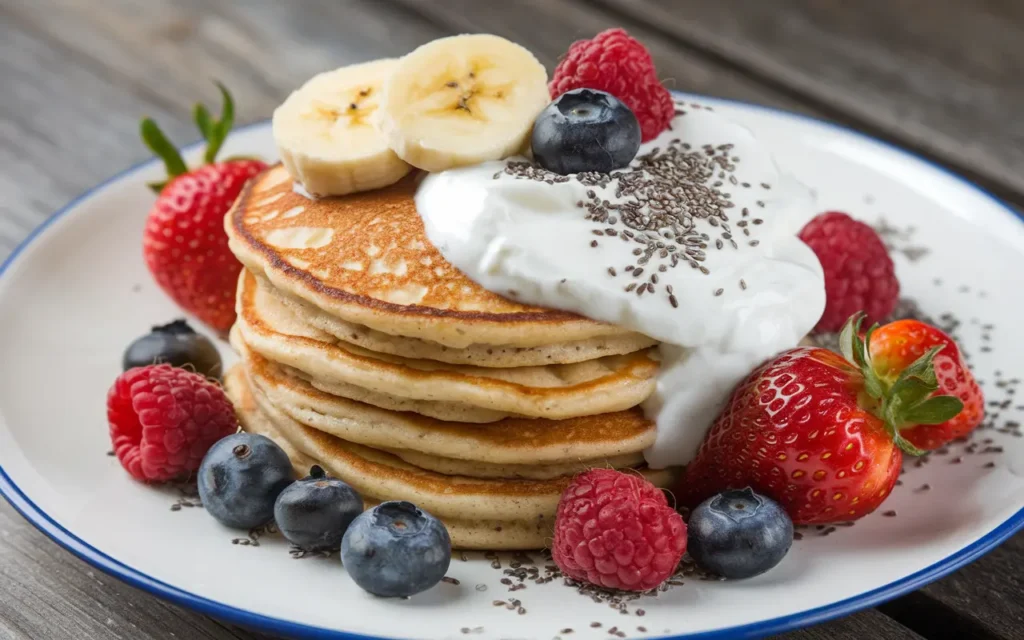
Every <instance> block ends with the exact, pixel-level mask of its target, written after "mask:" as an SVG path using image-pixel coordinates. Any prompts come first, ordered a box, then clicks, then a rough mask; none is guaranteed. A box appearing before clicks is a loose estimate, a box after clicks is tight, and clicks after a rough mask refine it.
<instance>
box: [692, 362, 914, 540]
mask: <svg viewBox="0 0 1024 640" xmlns="http://www.w3.org/2000/svg"><path fill="white" fill-rule="evenodd" d="M863 388H864V379H863V376H862V375H861V373H860V372H859V371H858V370H857V369H856V368H854V366H853V365H852V364H850V363H849V362H847V361H846V360H844V359H843V357H842V356H840V355H838V354H836V353H833V352H831V351H828V350H827V349H808V348H804V349H794V350H792V351H787V352H785V353H783V354H781V355H779V356H777V357H776V358H774V359H772V360H770V361H769V362H767V363H766V364H764V365H762V366H761V367H760V368H758V369H757V370H755V371H754V372H753V373H751V374H750V376H749V377H747V379H746V380H744V381H743V382H742V383H740V385H739V386H738V387H737V388H736V390H735V391H734V392H733V394H732V397H731V398H730V399H729V402H728V403H727V405H726V407H725V409H724V410H723V411H722V413H721V415H719V417H718V419H717V420H716V421H715V423H714V424H713V425H712V427H711V430H710V431H709V432H708V434H707V435H706V436H705V438H704V443H703V444H702V445H701V447H700V450H699V451H698V452H697V457H696V459H695V460H694V461H693V462H692V463H690V465H689V466H688V467H687V468H686V474H685V477H684V478H683V480H682V482H681V483H680V486H679V487H678V489H677V491H676V495H677V496H679V497H680V500H681V501H682V502H683V504H686V505H687V506H690V507H694V506H696V505H697V504H699V503H700V502H702V501H703V500H705V499H707V498H709V497H711V496H713V495H715V494H717V493H720V492H721V491H724V490H725V489H739V488H743V487H747V486H750V487H751V488H753V489H754V491H756V492H758V493H760V494H763V495H766V496H768V497H770V498H772V499H773V500H775V501H776V502H778V503H779V504H780V505H781V506H782V508H783V509H785V510H786V513H788V514H789V517H790V518H792V520H793V522H794V524H825V523H829V522H836V521H840V520H856V519H857V518H860V517H861V516H864V515H866V514H868V513H870V512H871V511H873V510H875V509H876V508H877V507H878V505H880V504H881V503H882V501H883V500H885V498H886V497H888V495H889V493H890V492H891V491H892V489H893V487H894V486H895V484H896V479H897V478H898V477H899V472H900V466H901V463H902V461H903V454H902V452H901V451H900V449H899V448H898V447H896V445H895V444H894V442H893V437H892V436H891V435H890V434H889V433H888V432H887V430H886V428H885V423H884V422H883V421H882V420H881V419H879V418H878V417H876V416H875V415H874V414H872V413H871V412H870V411H868V410H866V409H865V408H862V407H861V406H860V404H859V400H860V397H861V396H862V394H863Z"/></svg>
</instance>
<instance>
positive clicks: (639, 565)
mask: <svg viewBox="0 0 1024 640" xmlns="http://www.w3.org/2000/svg"><path fill="white" fill-rule="evenodd" d="M685 551H686V524H684V523H683V519H682V517H681V516H680V515H679V514H678V513H676V512H675V510H674V509H672V508H671V507H669V506H668V502H667V501H666V500H665V495H664V494H663V493H662V492H661V491H660V490H659V489H657V488H656V487H655V486H654V485H652V484H651V483H649V482H647V481H646V480H645V479H643V478H641V477H640V476H637V475H630V474H626V473H621V472H619V471H613V470H611V469H593V470H591V471H588V472H587V473H584V474H582V475H580V476H578V477H577V478H576V479H574V480H573V482H572V484H570V485H569V486H568V488H566V490H565V492H564V493H563V494H562V500H561V502H559V503H558V514H557V515H556V516H555V541H554V543H553V545H552V549H551V555H552V557H553V558H554V560H555V563H556V564H557V565H558V567H559V568H560V569H561V570H562V573H563V574H565V575H566V576H568V577H570V578H573V579H575V580H583V581H586V582H590V583H591V584H595V585H597V586H600V587H606V588H609V589H624V590H627V591H648V590H650V589H653V588H655V587H657V586H658V585H660V584H661V583H663V582H665V581H666V580H668V578H669V577H670V576H671V575H672V573H673V572H674V571H675V570H676V566H677V565H678V564H679V560H680V559H681V558H682V557H683V552H685Z"/></svg>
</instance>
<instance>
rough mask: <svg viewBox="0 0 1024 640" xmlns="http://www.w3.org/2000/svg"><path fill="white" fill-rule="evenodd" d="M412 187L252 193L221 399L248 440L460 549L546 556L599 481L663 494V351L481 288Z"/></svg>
mask: <svg viewBox="0 0 1024 640" xmlns="http://www.w3.org/2000/svg"><path fill="white" fill-rule="evenodd" d="M415 179H416V178H415V176H413V177H409V178H406V179H404V180H403V181H401V182H399V183H398V184H396V185H393V186H391V187H387V188H384V189H380V190H377V191H368V192H363V193H357V194H352V195H348V196H343V197H338V198H326V199H319V200H311V199H309V198H307V197H306V196H304V195H300V194H299V193H296V192H295V190H294V189H293V185H292V180H291V178H290V177H289V175H288V173H287V172H286V171H285V170H284V169H283V168H282V167H280V166H278V167H274V168H272V169H270V170H268V171H267V172H265V173H264V174H262V175H261V176H259V177H258V178H257V179H256V180H255V181H254V182H253V183H251V184H250V185H249V186H248V187H247V188H246V189H245V191H244V192H243V193H242V195H241V196H240V198H239V200H238V202H237V203H236V205H235V207H234V208H233V210H232V211H231V212H230V213H229V214H228V216H227V218H226V221H225V223H226V228H227V231H228V235H229V238H230V243H231V248H232V250H233V251H234V252H235V254H236V255H237V256H238V257H239V259H240V260H241V261H242V262H243V264H244V265H245V266H246V267H247V269H246V270H245V271H243V274H242V277H241V278H240V281H239V289H238V313H239V316H238V322H237V324H236V325H235V328H234V329H233V331H232V343H233V345H234V346H235V347H236V349H237V350H238V351H239V353H240V354H241V355H242V362H243V364H242V365H240V367H239V368H237V369H236V370H234V371H232V372H231V374H230V375H229V376H228V378H227V385H226V386H227V388H228V391H229V394H230V395H231V396H232V399H233V400H234V401H235V403H236V406H237V407H238V410H239V414H240V417H241V419H242V422H243V425H244V426H245V428H246V429H248V430H251V431H255V432H259V433H264V434H266V435H268V436H270V437H273V438H274V439H275V440H277V441H279V442H281V443H282V445H283V446H284V447H285V449H286V451H288V452H289V455H290V456H291V457H292V460H293V462H294V463H295V464H296V466H297V468H302V467H305V466H307V465H308V464H309V463H310V462H311V461H316V462H318V463H319V464H321V465H322V466H324V467H325V468H326V469H328V470H329V471H331V472H332V473H333V474H334V475H337V476H338V477H340V478H342V479H343V480H345V481H347V482H349V483H350V484H352V485H353V486H354V487H355V488H356V489H358V490H359V491H360V492H361V493H362V494H363V495H364V496H365V497H366V498H367V501H368V502H373V501H381V500H390V499H405V500H410V501H412V502H415V503H417V504H419V505H420V506H421V507H423V508H425V509H427V510H428V511H431V512H433V513H434V514H435V515H437V516H439V517H440V518H442V520H444V521H445V522H446V524H447V525H448V526H449V529H450V531H451V533H452V536H453V540H454V542H455V544H456V546H460V547H463V548H490V549H498V548H533V547H540V546H544V544H545V540H546V538H547V537H549V536H550V533H551V527H552V524H553V518H554V513H555V509H556V506H557V502H558V498H559V496H560V494H561V491H562V489H563V488H564V487H565V486H566V484H567V483H568V481H569V479H570V478H571V476H572V475H573V474H574V473H576V472H578V471H580V470H582V469H585V468H588V467H593V466H613V467H616V468H628V467H634V468H637V469H639V470H640V471H641V472H643V473H645V474H647V475H649V476H650V477H651V478H652V480H655V481H657V482H659V483H666V482H668V481H669V480H670V476H671V472H651V471H647V470H646V469H645V467H644V464H643V456H642V451H643V450H644V449H645V448H646V447H648V446H650V445H651V444H652V443H653V441H654V435H655V431H654V425H653V424H652V423H651V422H650V421H648V420H646V419H645V418H644V417H643V414H642V412H641V411H640V410H639V409H638V408H637V405H639V404H640V403H641V402H642V401H643V400H645V399H646V398H647V397H648V396H649V395H650V394H651V393H653V391H654V385H655V375H656V373H657V369H658V363H657V361H656V359H655V353H654V352H653V350H652V349H651V347H652V346H653V344H654V343H653V341H652V340H650V339H648V338H646V337H645V336H641V335H638V334H633V333H629V332H626V331H623V330H621V329H619V328H617V327H613V326H609V325H605V324H601V323H598V322H594V321H591V320H587V319H585V318H581V317H579V316H575V315H573V314H570V313H566V312H562V311H554V310H549V309H541V308H536V307H529V306H525V305H522V304H519V303H517V302H515V301H513V300H508V299H506V298H502V297H500V296H497V295H495V294H493V293H491V292H489V291H486V290H484V289H482V288H481V287H479V286H478V285H476V284H475V283H474V282H472V281H471V280H469V279H468V278H467V277H466V276H465V275H463V274H462V273H461V272H459V271H458V270H457V269H455V268H454V267H452V266H451V265H450V264H448V263H447V262H446V261H445V260H444V258H443V257H442V256H441V254H440V253H439V252H438V251H437V249H435V248H434V247H433V246H432V245H431V244H430V243H429V241H428V240H427V238H426V236H425V234H424V230H423V224H422V222H421V221H420V218H419V216H418V214H417V213H416V210H415V206H414V204H413V198H412V196H413V192H414V189H415Z"/></svg>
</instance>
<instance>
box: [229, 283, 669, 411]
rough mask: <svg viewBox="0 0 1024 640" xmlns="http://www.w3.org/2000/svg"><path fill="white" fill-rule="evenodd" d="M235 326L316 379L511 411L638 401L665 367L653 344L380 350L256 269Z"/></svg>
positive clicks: (252, 342) (259, 347) (610, 406)
mask: <svg viewBox="0 0 1024 640" xmlns="http://www.w3.org/2000/svg"><path fill="white" fill-rule="evenodd" d="M236 329H237V330H238V332H239V333H240V334H241V337H242V338H243V339H244V342H245V343H246V345H248V347H249V348H251V349H252V350H254V351H256V352H258V353H260V354H261V355H263V356H264V357H266V358H268V359H269V360H272V361H274V362H277V363H280V364H284V365H287V366H289V367H293V368H295V369H299V370H301V371H303V372H304V373H306V374H307V375H308V376H310V377H311V379H316V380H319V381H329V382H340V383H344V384H348V385H356V386H358V387H363V388H366V389H370V390H371V391H374V392H377V393H386V394H390V395H393V396H399V397H403V398H412V399H416V400H425V401H445V402H458V403H462V404H467V405H470V406H473V407H481V408H484V409H489V410H492V411H501V412H504V413H506V414H508V415H522V416H531V417H543V418H551V419H563V418H572V417H578V416H582V415H595V414H599V413H607V412H614V411H621V410H623V409H627V408H630V407H635V406H637V405H638V404H640V403H641V402H643V400H644V399H646V398H647V397H648V396H649V395H650V394H651V393H652V392H653V391H654V385H655V375H656V373H657V370H658V363H657V362H656V361H655V360H653V359H652V357H651V356H652V355H653V353H652V352H651V351H638V352H636V353H631V354H627V355H621V356H608V357H605V358H600V359H597V360H590V361H587V362H580V363H575V364H567V365H549V366H546V367H517V368H512V369H491V368H485V367H475V366H469V365H450V364H444V363H439V362H434V361H430V360H412V359H408V358H399V357H396V356H387V355H384V354H379V353H373V352H370V351H367V350H365V349H361V348H359V347H356V346H354V345H348V344H345V343H341V342H340V341H338V340H336V339H333V338H331V337H329V336H326V334H324V332H321V331H319V330H318V329H315V328H313V327H310V326H309V325H307V324H305V323H304V322H302V320H301V319H300V318H297V317H296V316H295V315H294V314H293V313H292V312H291V311H289V310H288V308H287V307H285V306H284V305H283V304H281V303H280V301H279V300H277V299H276V298H274V297H273V296H271V295H268V294H267V292H266V291H263V290H261V289H260V288H259V287H258V286H256V281H255V278H254V277H253V276H252V274H251V273H249V272H243V274H242V277H241V279H240V285H239V291H238V323H237V325H236ZM325 336H326V337H325ZM360 399H361V400H365V401H367V402H370V399H368V398H360Z"/></svg>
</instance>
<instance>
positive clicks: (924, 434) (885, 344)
mask: <svg viewBox="0 0 1024 640" xmlns="http://www.w3.org/2000/svg"><path fill="white" fill-rule="evenodd" d="M932 351H934V355H933V357H932V365H933V369H934V371H935V380H936V382H937V383H938V389H937V390H936V391H935V392H933V395H947V396H953V397H956V398H959V399H960V402H961V403H963V410H962V411H960V413H958V414H957V415H956V416H955V417H953V418H951V419H950V420H946V421H945V422H940V423H938V424H925V423H922V424H908V425H905V426H904V427H903V428H902V430H901V431H900V433H901V434H902V436H903V437H904V438H906V439H907V440H908V441H910V443H911V444H913V445H914V446H915V447H917V448H918V449H925V450H932V449H938V448H939V447H941V446H943V445H946V444H949V443H950V442H951V441H953V440H955V439H956V438H961V437H963V436H966V435H967V434H968V433H970V432H971V431H973V430H974V429H976V428H977V427H978V425H980V424H981V422H982V420H983V419H984V418H985V397H984V395H983V394H982V392H981V387H979V386H978V383H977V381H975V379H974V375H973V374H972V373H971V370H970V369H968V368H967V364H966V363H965V362H964V359H963V355H962V354H961V353H960V347H959V346H957V344H956V342H954V341H953V339H952V338H950V337H949V336H948V335H946V334H945V333H944V332H943V331H941V330H940V329H937V328H935V327H933V326H932V325H929V324H925V323H924V322H921V321H919V320H899V321H897V322H891V323H889V324H887V325H885V326H884V327H881V328H879V329H877V330H876V331H875V332H874V333H873V334H872V335H871V354H870V355H871V367H872V369H873V370H874V372H875V374H876V375H877V376H878V377H879V378H880V379H881V380H882V381H883V382H884V383H885V384H888V385H891V384H893V383H894V382H895V380H896V379H897V378H898V377H899V375H900V372H901V371H906V370H907V368H908V367H909V366H910V365H911V364H912V363H913V362H914V361H916V360H918V359H920V358H921V357H922V356H924V355H925V354H926V353H929V352H932Z"/></svg>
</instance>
